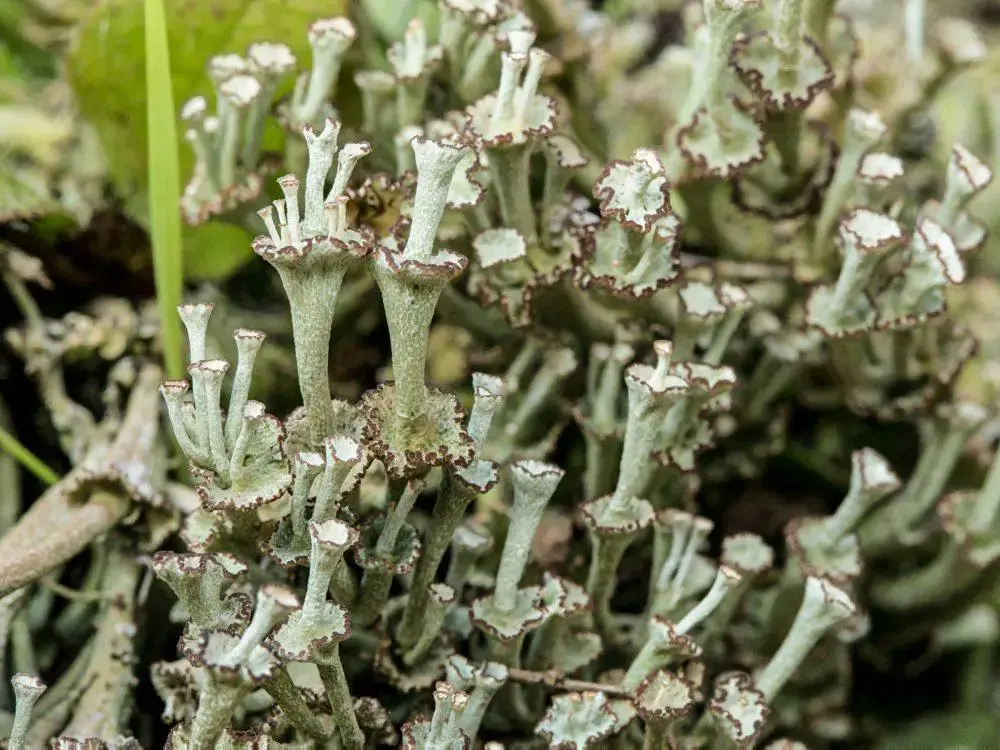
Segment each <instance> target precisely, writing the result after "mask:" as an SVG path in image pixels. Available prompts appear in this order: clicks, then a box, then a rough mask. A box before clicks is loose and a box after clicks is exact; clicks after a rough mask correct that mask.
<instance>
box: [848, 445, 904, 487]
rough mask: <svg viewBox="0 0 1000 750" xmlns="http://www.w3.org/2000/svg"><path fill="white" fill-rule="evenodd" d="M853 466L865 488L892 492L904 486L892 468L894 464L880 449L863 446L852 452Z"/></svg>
mask: <svg viewBox="0 0 1000 750" xmlns="http://www.w3.org/2000/svg"><path fill="white" fill-rule="evenodd" d="M851 467H852V469H853V470H854V471H855V472H857V474H858V476H859V477H860V479H861V486H862V487H864V488H865V489H870V490H879V491H882V492H892V491H893V490H897V489H899V488H900V487H901V486H902V482H901V481H900V479H899V477H898V476H897V475H896V472H894V471H893V470H892V466H890V465H889V462H888V461H886V460H885V457H883V456H882V454H880V453H879V452H878V451H876V450H873V449H872V448H862V449H861V450H858V451H854V452H853V453H852V454H851Z"/></svg>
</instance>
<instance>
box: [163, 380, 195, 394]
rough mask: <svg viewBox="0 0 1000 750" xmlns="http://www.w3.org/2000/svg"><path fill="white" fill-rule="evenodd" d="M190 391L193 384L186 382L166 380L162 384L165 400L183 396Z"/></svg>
mask: <svg viewBox="0 0 1000 750" xmlns="http://www.w3.org/2000/svg"><path fill="white" fill-rule="evenodd" d="M190 389H191V384H190V383H189V382H188V381H186V380H164V381H163V382H162V383H160V393H161V394H162V395H163V397H164V398H167V397H171V396H183V395H184V394H185V393H187V392H188V391H189V390H190Z"/></svg>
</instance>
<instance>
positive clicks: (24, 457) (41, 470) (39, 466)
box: [0, 427, 59, 485]
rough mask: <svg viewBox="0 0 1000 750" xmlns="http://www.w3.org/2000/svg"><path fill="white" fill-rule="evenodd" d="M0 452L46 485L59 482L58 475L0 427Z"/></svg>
mask: <svg viewBox="0 0 1000 750" xmlns="http://www.w3.org/2000/svg"><path fill="white" fill-rule="evenodd" d="M0 451H3V452H4V453H9V454H10V455H11V456H13V457H14V460H15V461H17V462H18V463H19V464H21V465H22V466H23V467H24V468H25V469H27V470H28V471H30V472H31V473H32V474H34V475H35V476H36V477H38V479H40V480H41V481H43V482H45V484H47V485H53V484H55V483H56V482H58V481H59V475H58V474H56V473H55V472H54V471H52V469H50V468H49V467H48V466H46V464H45V462H44V461H42V459H40V458H39V457H38V456H36V455H35V454H34V453H32V452H31V451H29V450H28V449H27V448H25V447H24V446H23V445H21V443H20V442H19V441H18V439H17V438H16V437H14V436H13V435H11V434H10V433H9V432H7V430H5V429H3V427H0Z"/></svg>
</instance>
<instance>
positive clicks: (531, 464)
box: [507, 458, 566, 480]
mask: <svg viewBox="0 0 1000 750" xmlns="http://www.w3.org/2000/svg"><path fill="white" fill-rule="evenodd" d="M507 468H508V470H509V471H510V472H511V473H512V474H513V475H514V476H515V477H517V478H522V477H523V478H525V479H529V480H538V479H542V478H558V479H562V478H563V476H565V474H566V471H565V470H564V469H562V468H560V467H559V466H556V465H555V464H550V463H546V462H545V461H539V460H538V459H535V458H522V459H521V460H520V461H514V462H513V463H511V464H509V465H508V467H507Z"/></svg>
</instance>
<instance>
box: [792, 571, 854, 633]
mask: <svg viewBox="0 0 1000 750" xmlns="http://www.w3.org/2000/svg"><path fill="white" fill-rule="evenodd" d="M805 598H806V600H809V599H812V600H813V601H817V602H819V601H822V603H823V604H824V607H825V609H826V611H827V612H828V613H829V619H830V620H831V622H832V623H834V624H835V623H837V622H840V621H841V620H846V619H847V618H848V617H851V616H852V615H853V614H854V613H855V612H857V611H858V607H857V605H856V604H855V603H854V600H853V599H852V598H851V595H850V594H849V593H847V591H845V590H844V589H842V588H841V587H840V586H835V585H834V584H832V583H830V582H829V581H827V580H826V579H824V578H818V577H816V576H809V577H808V578H806V594H805Z"/></svg>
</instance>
